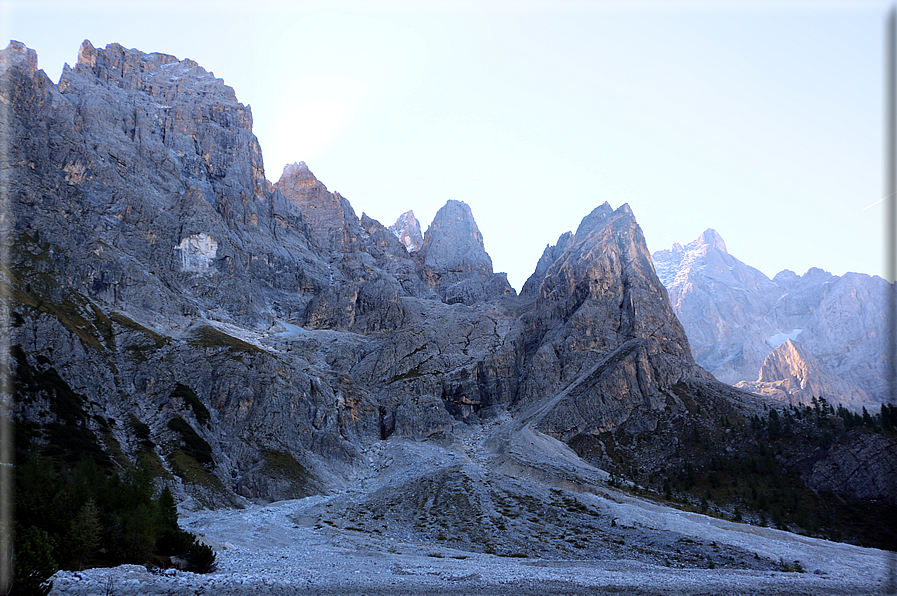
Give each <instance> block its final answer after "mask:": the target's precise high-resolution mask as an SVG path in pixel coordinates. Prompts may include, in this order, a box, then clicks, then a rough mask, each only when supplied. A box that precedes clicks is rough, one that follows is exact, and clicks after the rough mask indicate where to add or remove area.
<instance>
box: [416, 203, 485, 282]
mask: <svg viewBox="0 0 897 596" xmlns="http://www.w3.org/2000/svg"><path fill="white" fill-rule="evenodd" d="M420 254H421V257H422V259H423V263H424V266H425V267H430V268H432V269H434V270H447V271H471V270H480V271H485V272H488V273H492V259H491V258H489V255H488V254H487V253H486V248H485V245H484V244H483V235H482V234H481V233H480V229H479V228H478V227H477V222H476V221H475V220H474V218H473V212H472V211H471V210H470V206H468V205H467V203H465V202H463V201H457V200H455V199H449V200H448V201H446V203H445V205H444V206H443V207H442V209H440V210H439V211H438V212H437V213H436V216H435V217H434V218H433V223H431V224H430V227H429V228H427V232H426V233H425V234H424V238H423V244H422V245H421V248H420Z"/></svg>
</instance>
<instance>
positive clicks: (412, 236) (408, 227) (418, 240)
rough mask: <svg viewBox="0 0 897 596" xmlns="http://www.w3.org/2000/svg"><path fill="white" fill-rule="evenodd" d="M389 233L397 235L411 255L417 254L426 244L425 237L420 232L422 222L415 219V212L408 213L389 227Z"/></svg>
mask: <svg viewBox="0 0 897 596" xmlns="http://www.w3.org/2000/svg"><path fill="white" fill-rule="evenodd" d="M389 231H390V232H392V233H393V234H395V235H396V238H398V239H399V240H400V241H401V242H402V245H403V246H404V247H405V249H406V250H408V252H409V253H412V252H417V251H419V250H420V249H421V247H422V246H423V244H424V237H423V234H421V231H420V222H419V221H417V218H416V217H414V211H410V210H409V211H406V212H405V213H403V214H402V215H400V216H399V218H398V219H397V220H396V222H395V223H394V224H392V225H391V226H389Z"/></svg>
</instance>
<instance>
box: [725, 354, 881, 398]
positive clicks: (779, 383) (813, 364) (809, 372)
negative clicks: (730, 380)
mask: <svg viewBox="0 0 897 596" xmlns="http://www.w3.org/2000/svg"><path fill="white" fill-rule="evenodd" d="M735 386H736V387H738V388H739V389H742V390H744V391H749V392H751V393H758V394H760V395H764V396H766V397H770V398H772V399H775V400H777V401H782V402H785V403H789V404H809V403H810V402H811V401H812V400H813V398H819V397H824V398H825V399H826V400H827V401H828V402H831V403H841V404H842V405H844V406H845V407H848V408H850V409H853V410H857V411H859V410H861V409H862V408H863V407H864V406H868V407H872V401H871V400H870V399H869V396H868V395H867V394H866V392H865V391H863V390H862V389H860V388H859V387H857V386H856V385H854V384H853V383H850V382H848V381H845V380H844V379H842V378H841V377H839V376H838V375H836V374H834V373H833V372H831V371H830V370H829V369H828V367H826V366H825V365H824V364H823V363H822V362H821V361H820V360H819V359H818V358H816V357H815V356H813V355H812V354H810V353H809V352H808V351H807V350H806V349H805V348H804V347H803V345H802V344H801V343H800V342H796V341H792V340H790V339H788V340H786V341H785V343H783V344H782V345H780V346H779V347H777V348H776V349H774V350H773V351H772V352H770V354H769V356H767V357H766V360H764V361H763V366H762V367H760V378H759V379H758V380H756V381H752V382H746V381H740V382H738V383H736V385H735Z"/></svg>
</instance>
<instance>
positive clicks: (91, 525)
mask: <svg viewBox="0 0 897 596" xmlns="http://www.w3.org/2000/svg"><path fill="white" fill-rule="evenodd" d="M102 530H103V527H102V525H101V524H100V517H99V512H98V511H97V507H96V505H95V504H94V502H93V499H88V500H87V502H86V503H84V505H82V506H81V509H80V510H79V511H78V514H77V515H76V516H75V518H74V519H73V520H72V523H71V526H70V528H69V547H70V548H71V553H72V555H73V556H74V557H75V558H77V559H78V570H81V569H82V568H83V566H84V559H85V557H87V556H89V555H90V553H91V552H92V551H93V550H94V549H95V548H96V547H97V546H99V544H100V534H101V532H102Z"/></svg>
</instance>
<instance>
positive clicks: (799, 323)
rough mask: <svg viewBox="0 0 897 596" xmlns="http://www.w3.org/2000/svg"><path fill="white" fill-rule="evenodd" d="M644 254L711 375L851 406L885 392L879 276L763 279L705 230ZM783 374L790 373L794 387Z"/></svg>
mask: <svg viewBox="0 0 897 596" xmlns="http://www.w3.org/2000/svg"><path fill="white" fill-rule="evenodd" d="M652 259H653V262H654V266H655V268H656V270H657V272H658V275H659V277H660V279H661V280H662V281H663V283H664V285H665V286H666V287H667V289H668V291H669V294H670V300H671V302H672V305H673V309H674V310H675V312H676V315H677V316H678V317H679V320H680V321H682V325H683V326H684V327H685V330H686V333H687V334H688V338H689V341H690V342H691V346H692V349H693V351H694V355H695V361H696V362H697V363H698V364H700V365H701V366H702V367H704V368H705V369H707V370H708V371H710V372H711V373H712V374H713V375H714V376H716V378H718V379H720V380H722V381H725V382H727V383H733V384H734V383H739V382H742V381H743V382H748V383H750V388H751V390H752V391H756V392H760V393H764V394H768V395H776V396H777V397H778V398H779V399H784V400H786V401H792V402H799V401H806V399H807V398H808V397H823V396H824V397H826V398H827V399H829V401H832V402H843V403H844V404H845V405H848V406H851V407H856V408H860V407H862V405H864V404H865V405H867V406H869V407H872V406H878V405H879V404H881V403H886V402H887V401H888V395H887V387H886V376H885V355H886V353H887V351H886V349H885V345H884V337H885V323H886V317H885V309H886V303H887V300H886V298H887V293H888V292H889V291H893V288H891V287H889V286H888V284H887V282H885V280H884V279H882V278H880V277H877V276H870V275H864V274H860V273H847V274H845V275H844V276H841V277H838V276H836V275H832V274H831V273H828V272H826V271H823V270H821V269H818V268H815V267H814V268H811V269H810V270H809V271H807V272H806V273H805V274H804V275H802V276H799V275H797V274H796V273H794V272H793V271H789V270H787V269H786V270H784V271H781V272H779V273H778V274H777V275H776V276H775V277H774V278H773V279H769V278H768V277H766V276H765V275H764V274H763V273H761V272H760V271H758V270H757V269H754V268H753V267H750V266H748V265H746V264H744V263H742V262H741V261H739V260H738V259H736V258H735V257H733V256H732V255H730V254H729V253H728V251H727V250H726V244H725V242H724V241H723V239H722V238H721V237H720V235H719V234H718V233H717V232H716V231H715V230H712V229H708V230H706V231H704V232H703V233H702V234H701V235H700V236H699V237H698V238H697V239H695V240H694V241H693V242H690V243H689V244H687V245H686V246H684V247H683V246H682V245H680V244H674V245H673V247H672V248H671V249H668V250H660V251H657V252H655V253H654V254H653V255H652ZM789 341H791V342H793V343H792V344H790V345H788V346H786V345H785V344H786V342H789ZM798 344H799V345H800V348H798V347H797V345H798ZM782 346H785V347H782ZM779 348H781V349H779ZM798 350H799V351H800V356H798V355H797V351H798ZM770 357H772V360H771V361H769V362H768V363H767V361H768V360H769V358H770ZM807 359H812V361H813V364H812V365H806V360H807ZM802 363H803V364H802ZM790 365H793V367H790ZM761 367H762V368H763V369H764V370H765V372H764V373H762V374H761V373H760V371H761ZM758 375H760V376H759V377H758ZM758 379H759V380H758ZM789 379H800V382H799V383H798V385H799V386H800V388H799V389H797V387H798V385H794V384H793V383H792V382H790V381H789ZM769 383H779V385H777V386H775V387H773V386H772V385H769ZM740 386H741V385H740ZM743 387H745V388H747V387H748V385H744V386H743ZM814 392H815V394H814V395H812V396H810V395H809V394H810V393H814Z"/></svg>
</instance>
